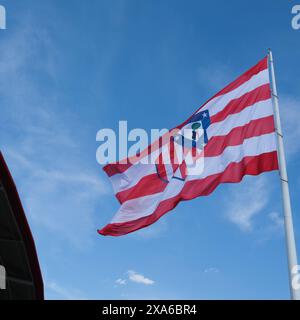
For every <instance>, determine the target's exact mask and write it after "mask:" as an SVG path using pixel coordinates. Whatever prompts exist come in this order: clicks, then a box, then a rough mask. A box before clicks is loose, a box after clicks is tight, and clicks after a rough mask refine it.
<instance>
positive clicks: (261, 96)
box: [210, 83, 271, 123]
mask: <svg viewBox="0 0 300 320" xmlns="http://www.w3.org/2000/svg"><path fill="white" fill-rule="evenodd" d="M268 99H271V90H270V85H269V84H268V83H267V84H264V85H262V86H260V87H258V88H256V89H254V90H252V91H250V92H247V93H245V94H244V95H242V96H241V97H239V98H237V99H233V100H231V101H230V102H229V103H228V104H227V106H226V107H225V108H223V109H222V110H221V111H220V112H218V113H217V114H215V115H213V116H211V117H210V121H211V123H214V122H220V121H223V120H225V119H226V118H227V117H228V116H229V115H230V114H235V113H239V112H241V111H242V110H244V109H245V108H247V107H249V106H252V105H253V104H254V103H257V102H259V101H263V100H268Z"/></svg>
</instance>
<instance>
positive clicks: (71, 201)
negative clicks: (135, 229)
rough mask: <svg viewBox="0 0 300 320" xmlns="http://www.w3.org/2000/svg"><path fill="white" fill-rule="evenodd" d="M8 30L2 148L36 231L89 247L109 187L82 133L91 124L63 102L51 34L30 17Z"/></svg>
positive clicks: (1, 80) (0, 87)
mask: <svg viewBox="0 0 300 320" xmlns="http://www.w3.org/2000/svg"><path fill="white" fill-rule="evenodd" d="M10 34H11V36H10V37H8V38H6V40H4V41H3V42H2V43H1V45H0V49H1V55H2V59H1V60H0V69H1V77H0V102H1V118H2V120H3V121H1V122H0V129H1V135H0V144H1V149H2V151H3V152H4V156H5V157H6V160H7V162H8V164H9V166H10V169H11V171H12V173H13V175H14V178H15V180H16V182H17V185H18V189H19V192H20V194H21V197H22V200H23V204H24V206H25V209H26V212H27V213H28V214H29V219H30V222H31V223H32V226H33V231H34V230H35V227H39V230H42V229H41V228H46V229H47V231H49V232H50V233H53V238H54V239H56V238H58V239H63V240H67V242H66V243H69V244H72V245H73V246H75V247H76V248H86V246H87V245H88V244H91V242H92V240H91V239H92V237H93V235H96V231H95V230H96V223H95V209H96V207H97V206H98V203H99V202H100V197H101V196H102V195H104V194H105V193H106V190H110V187H107V184H106V182H102V181H101V180H100V176H99V174H98V172H97V171H96V168H93V167H92V168H91V166H90V165H88V163H87V159H88V158H89V157H87V156H86V152H85V147H84V146H82V144H81V142H80V139H79V134H78V131H79V130H78V128H80V133H81V134H80V135H83V134H84V132H85V128H86V125H85V124H84V123H83V122H82V121H81V122H78V121H77V120H76V119H75V118H74V116H73V115H72V114H70V112H69V111H68V108H67V106H66V107H65V108H62V107H61V106H62V104H63V102H62V101H65V100H64V97H63V93H62V92H60V91H59V90H57V89H55V83H56V77H57V74H58V72H59V65H58V64H57V61H60V59H57V58H58V57H59V55H60V53H59V50H58V48H56V46H55V44H54V42H53V41H52V37H51V34H50V33H49V32H48V30H47V29H43V28H34V27H32V24H31V23H30V19H29V18H28V20H27V19H24V21H23V23H22V25H20V26H19V27H18V28H16V29H15V31H13V30H12V31H10ZM41 57H42V58H41ZM41 83H43V84H46V85H43V86H41ZM106 188H107V189H106Z"/></svg>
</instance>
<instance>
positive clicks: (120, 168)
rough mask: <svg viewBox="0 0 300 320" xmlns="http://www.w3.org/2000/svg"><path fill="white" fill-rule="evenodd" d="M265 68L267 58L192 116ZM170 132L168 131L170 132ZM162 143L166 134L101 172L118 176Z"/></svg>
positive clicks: (166, 139) (108, 165) (165, 139)
mask: <svg viewBox="0 0 300 320" xmlns="http://www.w3.org/2000/svg"><path fill="white" fill-rule="evenodd" d="M267 68H268V58H267V57H265V58H263V59H262V60H261V61H259V62H258V63H257V64H256V65H255V66H254V67H252V68H250V69H249V70H248V71H246V72H245V73H244V74H242V75H241V76H240V77H238V78H237V79H236V80H234V81H233V82H231V83H230V84H229V85H227V86H226V87H225V88H224V89H222V90H221V91H219V92H218V93H217V94H215V95H214V96H213V97H211V98H210V99H209V100H207V101H206V102H205V103H204V104H203V105H202V106H201V107H200V108H198V109H197V110H196V111H195V112H194V113H193V115H194V114H195V113H196V112H197V111H199V110H200V109H201V108H203V107H204V106H205V105H206V104H207V103H208V102H209V101H210V100H212V99H214V98H215V97H217V96H220V95H223V94H226V93H228V92H230V91H232V90H234V89H236V88H238V87H239V86H240V85H242V84H243V83H245V82H247V81H248V80H249V79H251V77H253V76H254V75H256V74H258V73H259V72H261V71H263V70H265V69H267ZM193 115H192V116H193ZM192 116H191V117H192ZM191 117H189V118H188V119H187V120H186V121H184V122H183V123H182V124H180V125H179V126H177V127H175V128H174V129H176V128H182V127H183V126H184V125H185V124H186V123H187V122H188V121H189V120H190V118H191ZM174 129H172V130H174ZM172 130H170V131H172ZM164 141H169V139H168V133H167V134H165V135H163V136H162V137H161V138H160V139H159V140H157V141H155V142H154V143H153V144H152V145H150V146H148V147H147V148H146V149H144V150H143V151H142V152H141V153H140V154H139V155H138V156H134V157H131V158H127V159H123V160H122V161H118V162H117V163H111V164H107V165H106V166H105V167H104V168H103V170H104V171H105V172H106V173H107V175H108V176H109V177H111V176H113V175H115V174H118V173H122V172H124V171H126V170H127V169H128V168H129V167H131V166H132V165H133V164H134V163H136V162H137V161H139V160H140V159H141V158H142V157H144V156H146V155H147V154H150V153H151V152H154V151H155V150H157V149H158V148H159V147H160V146H162V145H164V144H165V143H164ZM121 162H122V163H125V164H121Z"/></svg>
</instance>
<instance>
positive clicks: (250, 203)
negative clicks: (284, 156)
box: [226, 176, 269, 232]
mask: <svg viewBox="0 0 300 320" xmlns="http://www.w3.org/2000/svg"><path fill="white" fill-rule="evenodd" d="M268 201H269V188H268V183H267V179H266V177H265V176H259V177H256V178H255V180H253V179H248V180H245V181H243V183H242V184H241V185H240V186H239V188H238V190H236V188H235V190H232V191H231V192H230V193H229V195H228V197H227V200H226V217H227V218H228V219H229V221H231V222H232V223H234V224H236V225H237V226H238V227H239V228H240V229H241V230H242V231H246V232H249V231H251V230H252V229H253V219H254V217H255V216H256V215H257V214H259V213H260V212H261V210H262V209H263V208H264V207H265V206H266V204H267V203H268Z"/></svg>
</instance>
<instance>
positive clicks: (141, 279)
mask: <svg viewBox="0 0 300 320" xmlns="http://www.w3.org/2000/svg"><path fill="white" fill-rule="evenodd" d="M127 274H128V279H129V280H130V281H132V282H136V283H140V284H145V285H153V284H154V281H153V280H151V279H149V278H146V277H145V276H143V275H142V274H140V273H137V272H135V271H133V270H128V272H127Z"/></svg>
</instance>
